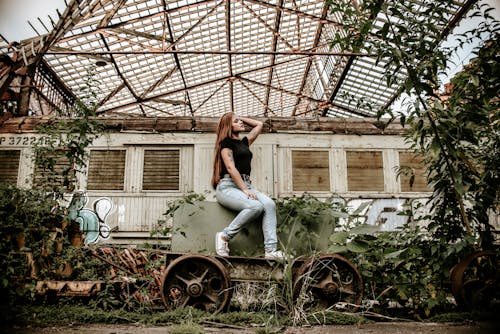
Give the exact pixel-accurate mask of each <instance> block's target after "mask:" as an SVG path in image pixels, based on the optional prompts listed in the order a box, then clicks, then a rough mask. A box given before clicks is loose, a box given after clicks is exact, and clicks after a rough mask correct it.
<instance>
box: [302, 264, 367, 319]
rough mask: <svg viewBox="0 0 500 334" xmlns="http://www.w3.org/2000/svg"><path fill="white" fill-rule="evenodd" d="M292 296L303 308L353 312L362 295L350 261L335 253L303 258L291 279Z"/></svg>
mask: <svg viewBox="0 0 500 334" xmlns="http://www.w3.org/2000/svg"><path fill="white" fill-rule="evenodd" d="M293 294H294V299H295V301H296V303H302V305H303V306H304V307H306V308H314V309H327V308H330V307H332V306H333V307H334V308H335V309H338V310H347V311H354V310H356V309H357V308H358V305H360V304H361V300H362V298H363V280H362V278H361V274H360V273H359V271H358V269H357V268H356V266H355V265H354V264H352V263H351V262H350V261H349V260H347V259H346V258H344V257H343V256H341V255H338V254H326V255H321V256H320V257H319V258H313V259H310V260H308V261H306V262H305V263H304V264H303V265H302V266H301V267H300V268H299V270H298V272H297V275H296V278H295V280H294V291H293Z"/></svg>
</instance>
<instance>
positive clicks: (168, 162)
mask: <svg viewBox="0 0 500 334" xmlns="http://www.w3.org/2000/svg"><path fill="white" fill-rule="evenodd" d="M179 158H180V151H179V150H178V149H175V150H145V151H144V171H143V178H142V189H143V190H179Z"/></svg>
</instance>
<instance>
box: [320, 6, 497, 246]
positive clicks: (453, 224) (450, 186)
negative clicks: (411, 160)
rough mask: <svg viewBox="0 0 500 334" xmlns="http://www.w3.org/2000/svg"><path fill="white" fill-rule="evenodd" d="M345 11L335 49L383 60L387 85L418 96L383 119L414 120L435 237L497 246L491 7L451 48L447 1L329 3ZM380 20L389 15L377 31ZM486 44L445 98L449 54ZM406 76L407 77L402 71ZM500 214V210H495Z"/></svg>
mask: <svg viewBox="0 0 500 334" xmlns="http://www.w3.org/2000/svg"><path fill="white" fill-rule="evenodd" d="M328 4H329V5H330V9H331V11H332V12H334V13H340V14H341V15H342V20H343V27H344V28H345V29H344V30H342V31H341V32H339V33H337V34H336V36H335V37H334V38H333V39H332V47H336V48H340V49H341V50H344V51H345V50H348V51H354V52H368V53H370V54H374V55H375V56H376V62H377V63H380V64H384V67H385V70H386V71H385V75H386V84H387V85H388V86H392V85H401V87H402V89H401V92H404V93H406V94H407V95H408V96H410V97H412V99H411V101H410V103H408V104H407V105H406V107H407V108H406V110H401V111H392V110H387V109H383V110H380V112H379V115H378V116H379V117H389V122H390V121H392V120H393V119H395V118H398V119H399V120H400V121H401V123H402V124H403V125H406V124H409V125H410V128H409V132H408V137H407V138H408V140H409V143H410V145H411V146H412V148H413V149H414V151H415V152H416V153H418V154H420V155H421V156H422V157H424V159H425V163H426V165H427V167H428V181H429V184H430V185H431V186H432V188H433V190H434V191H433V193H432V195H431V198H430V200H431V203H432V210H431V211H432V216H431V217H430V219H431V224H430V229H431V232H432V233H433V236H434V237H435V238H442V239H443V240H445V241H450V242H455V241H457V240H460V239H462V238H464V236H465V235H470V234H474V233H478V234H479V235H480V237H481V242H482V244H480V247H486V248H488V247H491V246H492V240H493V237H492V234H491V228H490V226H489V222H488V214H489V213H490V212H492V211H494V212H497V210H498V203H499V193H498V186H497V185H498V183H499V182H498V181H499V175H498V171H499V170H500V168H499V161H498V156H499V147H498V134H499V124H500V122H499V113H498V110H499V108H498V107H499V106H498V101H499V100H498V91H499V86H498V85H499V84H498V82H499V80H498V79H499V78H498V73H499V71H498V63H499V62H498V31H499V29H498V28H499V23H498V21H496V20H495V19H494V18H493V17H492V16H491V8H490V7H489V6H487V5H477V6H475V7H474V8H473V9H472V11H471V14H470V16H478V17H481V18H482V19H483V20H482V21H481V23H480V24H479V25H478V26H477V27H476V28H474V29H472V30H469V31H467V32H466V33H464V34H462V35H459V36H458V37H459V41H458V43H457V45H456V46H455V47H453V48H443V47H440V46H439V42H440V41H442V39H443V37H444V35H443V31H442V27H444V26H446V23H447V20H448V18H447V14H446V11H447V10H448V5H449V2H448V1H445V0H438V1H429V2H425V6H422V7H420V5H419V4H416V3H414V2H398V1H391V2H384V1H378V0H368V1H363V2H362V3H361V4H359V6H356V7H355V6H354V5H353V3H352V2H348V1H345V2H342V1H339V2H333V1H330V2H328ZM375 17H381V18H383V19H384V24H383V25H381V26H380V28H378V29H376V31H375V32H373V30H374V29H372V27H373V23H374V18H375ZM474 39H479V40H481V41H484V40H486V41H488V42H487V43H485V44H484V47H483V48H482V49H481V50H480V51H479V50H478V49H476V50H475V52H476V53H477V54H478V58H477V59H476V60H475V61H473V62H472V63H471V65H470V66H469V67H468V68H465V69H464V71H463V72H462V73H461V74H459V75H457V76H456V78H455V79H454V80H453V81H452V83H453V85H454V89H453V90H452V92H451V95H450V97H449V99H448V100H447V101H446V102H442V100H441V98H440V97H439V96H438V95H437V93H436V92H438V91H439V89H440V82H439V74H440V73H443V72H445V71H446V69H447V66H448V65H449V59H450V57H451V56H452V55H453V54H455V53H456V52H457V50H458V49H459V48H460V47H461V46H462V45H464V44H465V43H466V42H468V41H470V40H474ZM401 72H404V73H406V78H405V79H402V78H401V76H400V75H399V74H400V73H401ZM497 213H498V212H497Z"/></svg>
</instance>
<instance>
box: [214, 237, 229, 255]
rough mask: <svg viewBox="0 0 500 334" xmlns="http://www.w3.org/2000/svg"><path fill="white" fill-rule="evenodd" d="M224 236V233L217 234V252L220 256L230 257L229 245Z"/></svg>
mask: <svg viewBox="0 0 500 334" xmlns="http://www.w3.org/2000/svg"><path fill="white" fill-rule="evenodd" d="M222 235H223V234H222V232H217V233H215V252H216V253H217V255H219V256H229V243H228V242H227V241H226V240H224V238H223V237H222Z"/></svg>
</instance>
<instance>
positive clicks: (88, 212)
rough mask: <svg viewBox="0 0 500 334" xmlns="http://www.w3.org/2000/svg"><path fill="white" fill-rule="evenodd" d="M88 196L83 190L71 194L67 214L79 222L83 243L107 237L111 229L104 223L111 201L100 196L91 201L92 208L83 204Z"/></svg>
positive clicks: (91, 242)
mask: <svg viewBox="0 0 500 334" xmlns="http://www.w3.org/2000/svg"><path fill="white" fill-rule="evenodd" d="M87 203H88V196H87V194H86V193H85V192H83V191H77V192H75V193H74V194H73V197H72V198H71V202H70V204H69V206H68V212H69V216H70V218H71V219H72V220H74V221H76V222H77V223H79V224H80V230H81V231H82V232H83V233H84V234H85V244H86V245H88V244H93V243H96V242H97V241H98V240H99V239H104V240H106V239H108V238H109V236H110V233H111V229H110V227H109V225H108V224H106V217H107V216H108V215H109V213H110V212H111V209H112V208H113V202H111V200H110V199H109V198H106V197H101V198H98V199H96V200H95V201H94V202H93V203H92V209H87V208H85V206H86V205H87Z"/></svg>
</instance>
